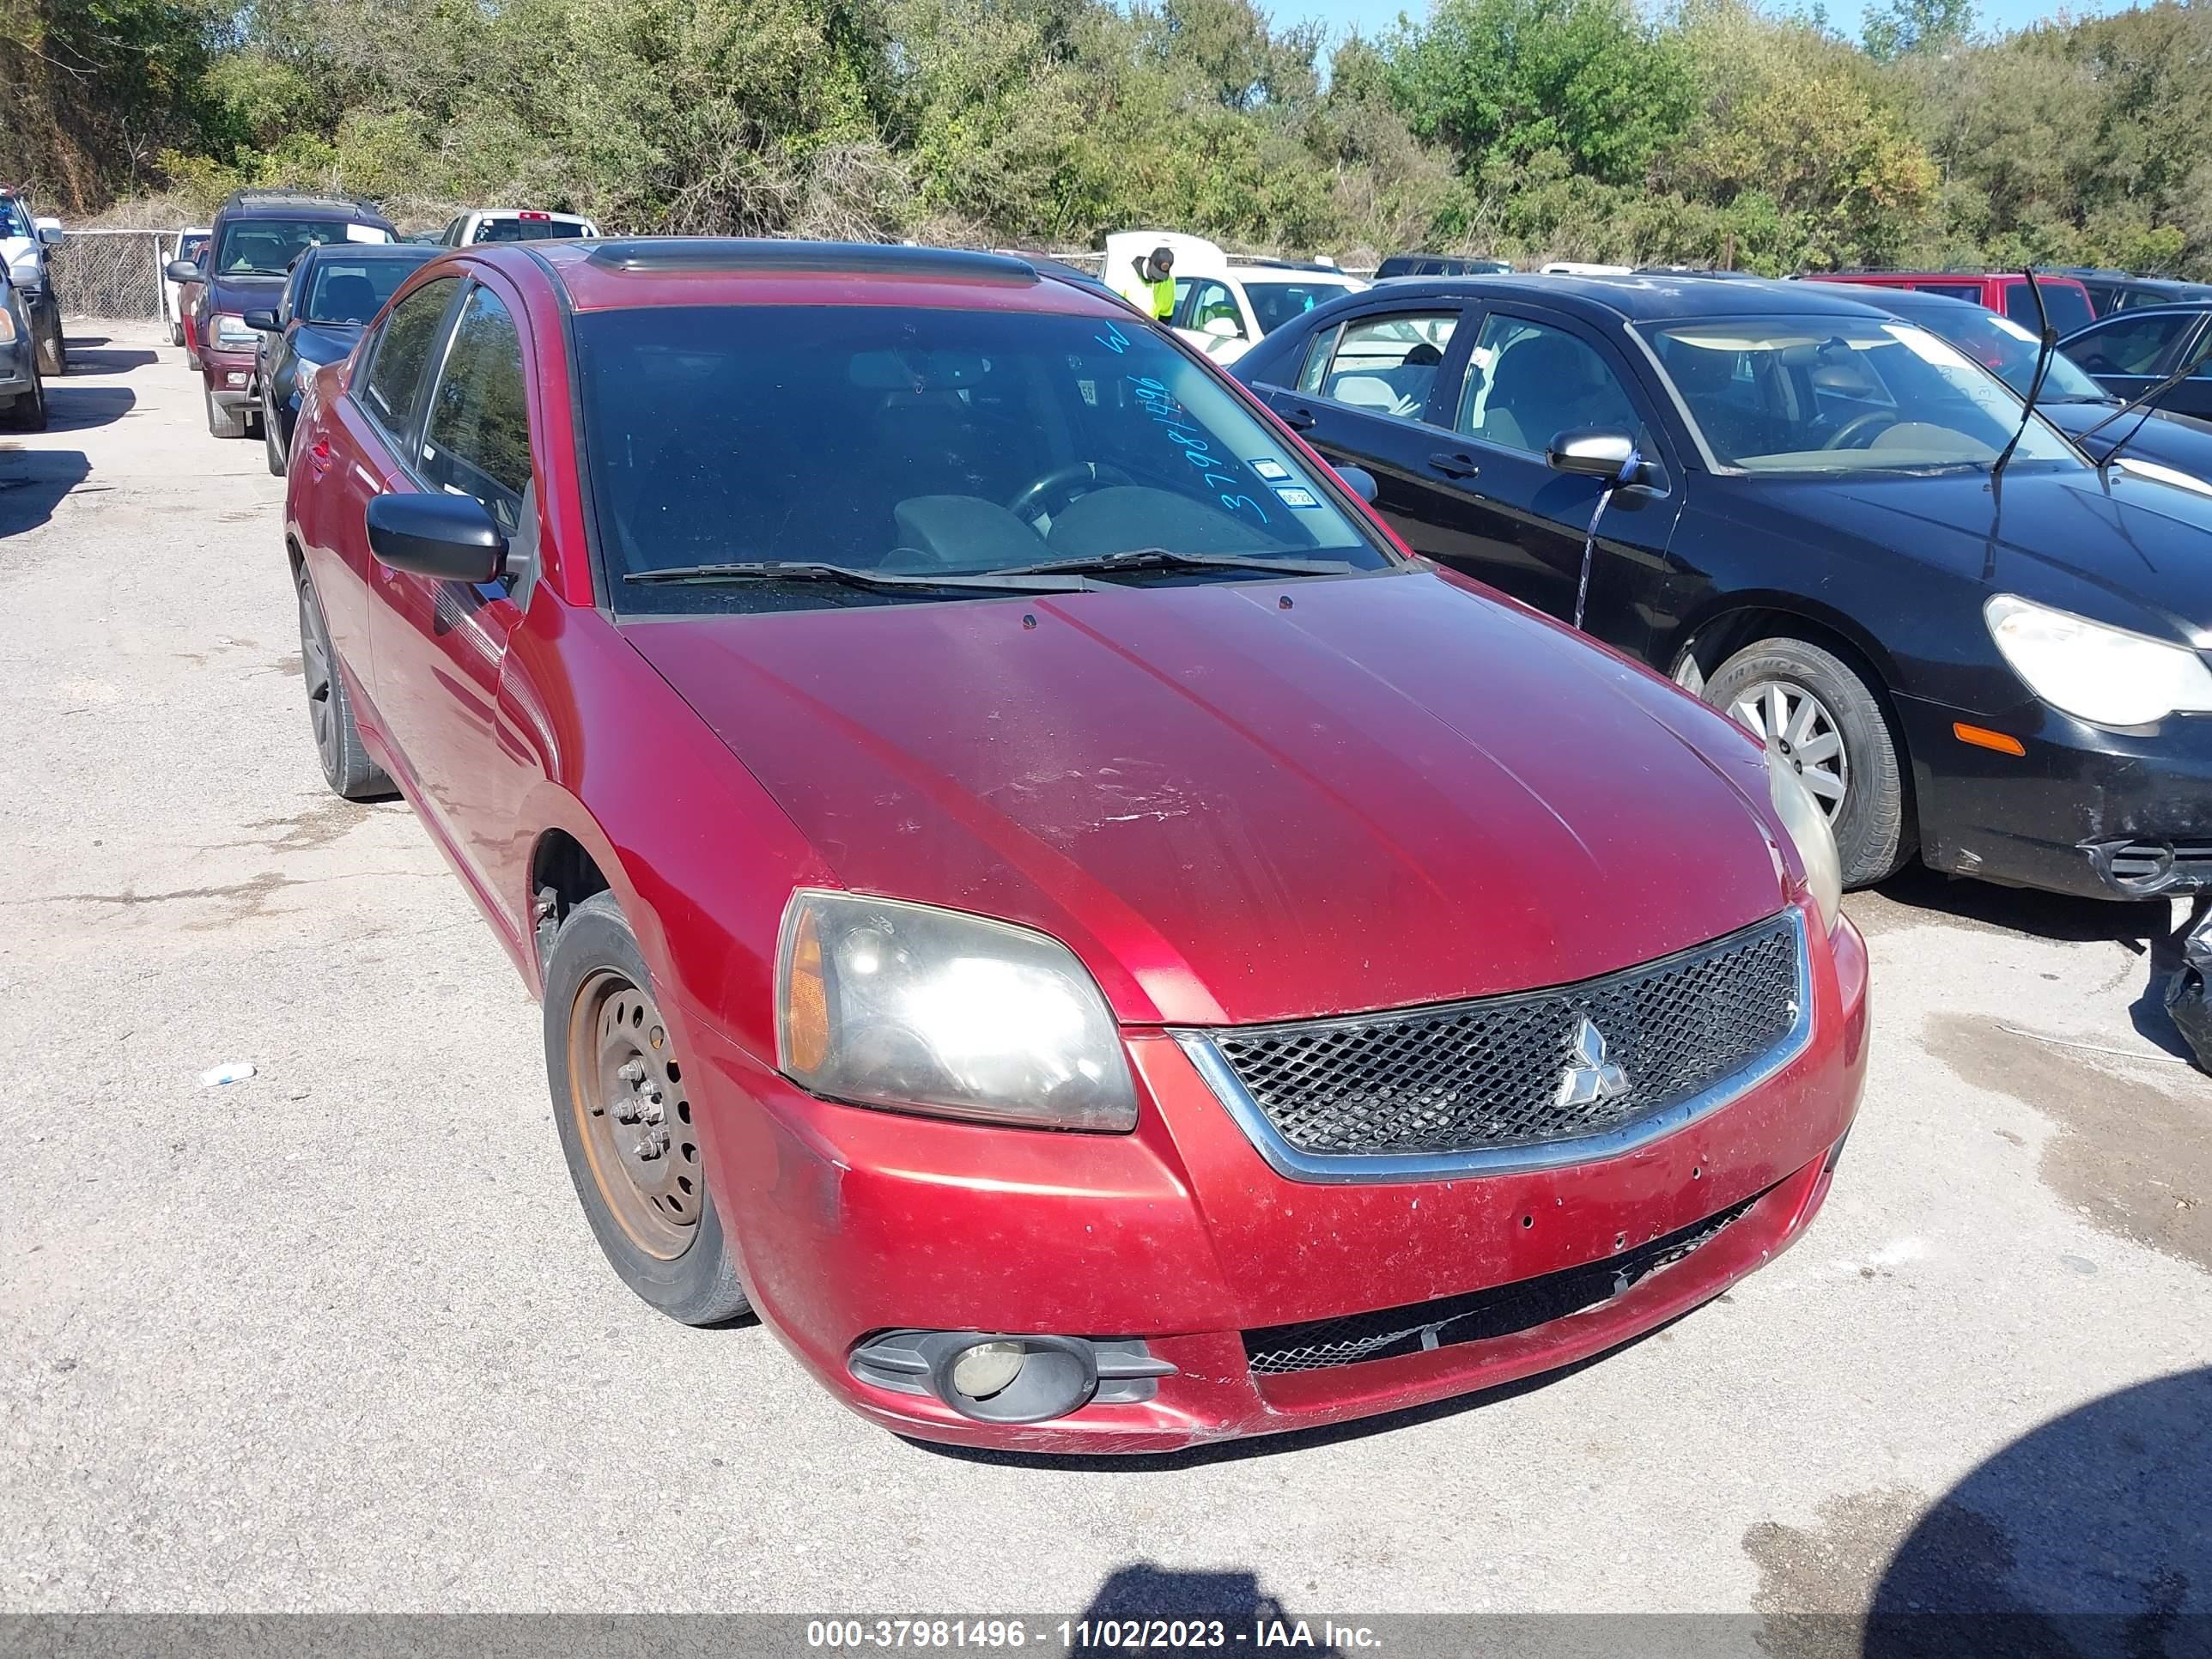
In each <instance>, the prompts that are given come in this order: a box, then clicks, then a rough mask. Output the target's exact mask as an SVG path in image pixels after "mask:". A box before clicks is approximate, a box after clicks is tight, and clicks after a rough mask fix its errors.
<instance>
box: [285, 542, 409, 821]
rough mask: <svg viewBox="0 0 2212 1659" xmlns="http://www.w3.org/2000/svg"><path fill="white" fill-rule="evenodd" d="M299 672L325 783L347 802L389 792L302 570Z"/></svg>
mask: <svg viewBox="0 0 2212 1659" xmlns="http://www.w3.org/2000/svg"><path fill="white" fill-rule="evenodd" d="M300 675H301V678H302V679H304V680H305V681H306V682H307V720H308V723H309V725H310V726H311V727H312V728H313V732H314V734H315V758H316V759H317V760H318V761H319V762H320V763H322V768H323V781H324V782H325V783H327V784H328V785H330V787H331V793H333V794H336V795H339V796H342V797H343V798H344V799H347V800H377V799H381V798H383V797H384V796H386V795H389V794H391V793H392V780H391V779H390V778H389V777H387V776H386V775H385V771H384V769H383V768H382V767H380V766H379V765H378V764H377V763H375V762H374V761H373V760H371V759H369V757H368V749H367V748H366V747H364V746H363V744H362V740H361V728H360V727H359V726H356V724H355V723H354V718H353V697H352V696H351V695H350V694H349V692H348V691H347V690H346V683H345V674H344V671H343V670H342V669H341V668H340V666H339V664H338V653H337V649H336V647H333V646H332V645H331V630H330V625H329V624H328V623H325V621H324V620H323V604H322V601H321V600H320V599H317V598H316V597H315V584H314V582H313V580H312V579H311V578H310V577H309V576H308V574H307V572H306V571H305V570H304V569H303V570H301V572H300Z"/></svg>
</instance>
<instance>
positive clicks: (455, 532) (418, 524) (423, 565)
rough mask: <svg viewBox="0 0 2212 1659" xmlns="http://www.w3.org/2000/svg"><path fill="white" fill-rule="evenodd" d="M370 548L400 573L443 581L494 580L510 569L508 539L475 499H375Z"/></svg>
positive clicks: (370, 515) (370, 510)
mask: <svg viewBox="0 0 2212 1659" xmlns="http://www.w3.org/2000/svg"><path fill="white" fill-rule="evenodd" d="M368 545H369V550H370V551H371V552H373V553H374V554H375V555H376V556H377V557H378V558H380V559H381V560H383V561H384V562H385V563H386V564H388V565H390V566H391V567H392V568H393V569H394V570H410V571H412V572H414V573H415V574H416V575H418V576H430V577H434V578H435V579H436V580H440V581H449V582H477V583H481V582H488V581H492V580H496V579H497V577H498V576H499V574H500V573H501V571H503V570H505V569H506V568H507V538H506V537H505V536H504V535H502V534H501V532H500V528H499V526H497V525H496V524H495V523H493V522H492V516H491V514H490V513H487V512H485V511H484V509H483V502H482V501H477V499H476V498H475V497H474V496H473V495H416V494H404V495H378V496H375V497H374V498H373V499H372V500H371V501H369V504H368Z"/></svg>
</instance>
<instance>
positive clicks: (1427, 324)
mask: <svg viewBox="0 0 2212 1659" xmlns="http://www.w3.org/2000/svg"><path fill="white" fill-rule="evenodd" d="M1458 325H1459V313H1457V312H1456V311H1401V312H1392V313H1389V315H1387V316H1382V317H1360V318H1357V319H1353V320H1352V321H1350V322H1347V323H1346V324H1345V325H1344V327H1343V330H1342V332H1341V333H1340V335H1338V336H1336V337H1335V339H1336V349H1335V350H1334V353H1332V354H1331V356H1329V358H1328V362H1327V364H1326V367H1325V368H1323V369H1322V371H1321V372H1320V373H1319V374H1318V375H1317V377H1316V383H1315V386H1314V390H1316V392H1319V393H1320V395H1321V396H1322V397H1324V398H1328V399H1330V400H1331V401H1332V402H1334V403H1340V404H1351V405H1352V407H1353V408H1355V409H1364V410H1370V412H1372V413H1374V414H1377V415H1395V416H1398V417H1399V418H1400V419H1401V420H1413V421H1417V420H1419V419H1420V418H1421V415H1422V412H1423V411H1424V410H1425V409H1426V408H1427V407H1428V403H1429V393H1430V392H1431V391H1432V390H1434V389H1435V386H1436V383H1437V369H1438V368H1441V367H1442V366H1443V360H1444V351H1445V349H1446V348H1447V347H1449V345H1450V344H1451V337H1452V331H1453V329H1455V327H1457V326H1458Z"/></svg>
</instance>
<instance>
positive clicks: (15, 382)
mask: <svg viewBox="0 0 2212 1659" xmlns="http://www.w3.org/2000/svg"><path fill="white" fill-rule="evenodd" d="M37 353H38V346H37V343H35V342H34V341H33V338H32V337H31V336H30V334H29V333H27V332H26V331H20V330H19V331H17V333H16V335H15V338H14V339H12V340H8V341H4V342H0V398H5V399H6V400H7V401H9V402H11V403H12V402H13V401H14V400H15V398H16V397H17V396H19V395H20V394H21V393H23V392H28V391H29V390H30V389H31V385H32V377H33V375H34V374H36V372H37V362H38V357H37Z"/></svg>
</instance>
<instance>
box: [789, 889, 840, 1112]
mask: <svg viewBox="0 0 2212 1659" xmlns="http://www.w3.org/2000/svg"><path fill="white" fill-rule="evenodd" d="M783 1040H784V1044H785V1052H784V1056H783V1063H784V1065H785V1066H786V1067H787V1069H789V1070H791V1071H794V1072H812V1071H817V1070H818V1069H819V1068H820V1067H821V1065H822V1062H823V1060H827V1059H828V1058H829V994H828V992H827V991H826V990H824V989H823V983H822V933H821V929H820V928H819V927H817V925H816V922H815V920H814V914H813V912H812V911H811V910H810V911H805V912H802V913H801V914H800V915H799V931H798V933H797V934H796V935H795V936H794V937H793V939H792V941H791V969H790V972H789V973H788V974H787V975H786V977H785V980H784V987H783Z"/></svg>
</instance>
